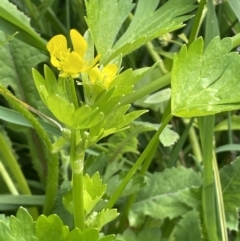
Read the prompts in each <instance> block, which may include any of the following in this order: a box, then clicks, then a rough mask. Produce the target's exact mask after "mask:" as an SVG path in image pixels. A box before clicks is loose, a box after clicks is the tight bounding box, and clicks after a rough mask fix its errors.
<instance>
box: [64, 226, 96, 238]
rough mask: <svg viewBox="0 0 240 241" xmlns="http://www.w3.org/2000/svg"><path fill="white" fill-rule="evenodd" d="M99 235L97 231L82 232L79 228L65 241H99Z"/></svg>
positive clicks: (87, 230)
mask: <svg viewBox="0 0 240 241" xmlns="http://www.w3.org/2000/svg"><path fill="white" fill-rule="evenodd" d="M98 237H99V233H98V231H97V230H96V229H86V230H84V231H83V232H81V231H80V230H79V229H78V228H75V229H73V230H72V231H71V232H70V233H69V234H68V236H67V238H66V240H65V241H98V240H99V239H98Z"/></svg>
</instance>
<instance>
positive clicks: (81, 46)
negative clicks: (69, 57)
mask: <svg viewBox="0 0 240 241" xmlns="http://www.w3.org/2000/svg"><path fill="white" fill-rule="evenodd" d="M70 36H71V40H72V44H73V49H74V52H77V53H78V54H79V55H80V56H82V57H84V55H85V53H86V51H87V42H86V40H85V39H84V38H83V36H82V35H81V34H80V33H79V32H78V31H76V30H75V29H71V30H70Z"/></svg>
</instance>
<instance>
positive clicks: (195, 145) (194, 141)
mask: <svg viewBox="0 0 240 241" xmlns="http://www.w3.org/2000/svg"><path fill="white" fill-rule="evenodd" d="M189 140H190V143H191V147H192V152H193V155H194V156H195V157H196V160H197V161H198V162H199V163H201V162H202V152H201V148H200V145H199V141H198V138H197V135H196V132H195V130H194V126H191V128H190V130H189Z"/></svg>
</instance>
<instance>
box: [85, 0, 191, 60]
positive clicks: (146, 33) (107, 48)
mask: <svg viewBox="0 0 240 241" xmlns="http://www.w3.org/2000/svg"><path fill="white" fill-rule="evenodd" d="M158 2H159V1H158V0H152V1H151V3H149V2H146V1H144V0H141V1H139V2H138V5H137V8H136V11H135V15H134V17H133V19H132V21H131V23H130V25H129V27H128V29H127V30H126V32H125V33H124V34H123V35H122V36H121V37H120V39H119V40H118V41H116V43H115V44H114V41H115V40H116V39H115V38H116V35H117V33H118V31H119V29H120V27H121V25H122V22H123V21H124V19H125V18H126V17H127V15H128V14H129V13H130V11H131V9H132V4H130V1H128V0H121V1H118V3H116V2H114V4H113V2H112V1H107V2H104V4H101V2H99V1H87V2H86V3H87V19H86V21H87V24H88V26H89V28H90V30H91V32H92V34H93V39H94V41H95V43H96V48H97V50H98V52H99V53H100V54H102V62H103V63H108V62H109V61H110V60H112V59H113V58H115V57H116V56H117V55H119V54H123V55H126V54H128V53H130V52H132V51H134V50H135V49H137V48H139V47H140V46H141V45H143V44H145V43H147V42H148V41H150V40H152V39H154V38H156V37H159V36H161V35H163V34H166V33H168V32H171V31H173V30H176V29H178V28H181V27H182V26H183V24H182V23H183V21H185V20H187V19H188V18H190V16H188V15H185V16H184V14H185V13H187V12H190V11H191V10H193V9H194V8H195V6H194V5H193V3H194V1H192V0H188V1H184V4H183V2H182V1H179V0H177V1H176V0H171V1H169V2H168V3H166V4H165V5H164V6H163V7H161V8H160V9H158V10H157V11H154V10H155V9H156V7H157V4H158ZM113 6H114V7H113ZM96 8H98V10H99V11H98V12H97V13H96V11H94V10H95V9H96ZM109 8H111V9H112V8H113V11H109ZM118 8H119V9H121V11H119V10H118V11H117V9H118ZM173 9H174V11H173ZM181 15H182V16H181ZM110 19H111V21H109V20H110ZM103 23H104V24H103ZM101 26H106V28H104V32H103V31H102V27H101ZM106 36H109V40H108V41H106ZM103 43H104V45H103ZM113 44H114V45H113Z"/></svg>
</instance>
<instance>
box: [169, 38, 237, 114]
mask: <svg viewBox="0 0 240 241" xmlns="http://www.w3.org/2000/svg"><path fill="white" fill-rule="evenodd" d="M231 48H232V41H231V39H230V38H224V39H222V40H220V39H219V37H215V38H214V39H213V40H212V41H211V42H210V43H209V44H208V45H207V47H206V48H205V50H204V42H203V39H202V38H198V39H197V40H196V41H194V42H193V43H192V44H191V46H190V47H189V48H188V49H187V47H186V46H183V47H182V48H181V50H180V52H179V53H178V54H177V55H175V57H174V64H173V69H172V103H171V104H172V113H173V114H174V115H176V116H180V117H193V116H205V115H213V114H216V113H219V112H223V111H231V110H236V109H239V108H240V103H239V91H240V86H239V85H238V82H239V79H238V77H239V75H240V69H239V68H238V66H239V64H240V57H239V55H238V54H237V53H230V51H231ZM216 49H217V51H216Z"/></svg>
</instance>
